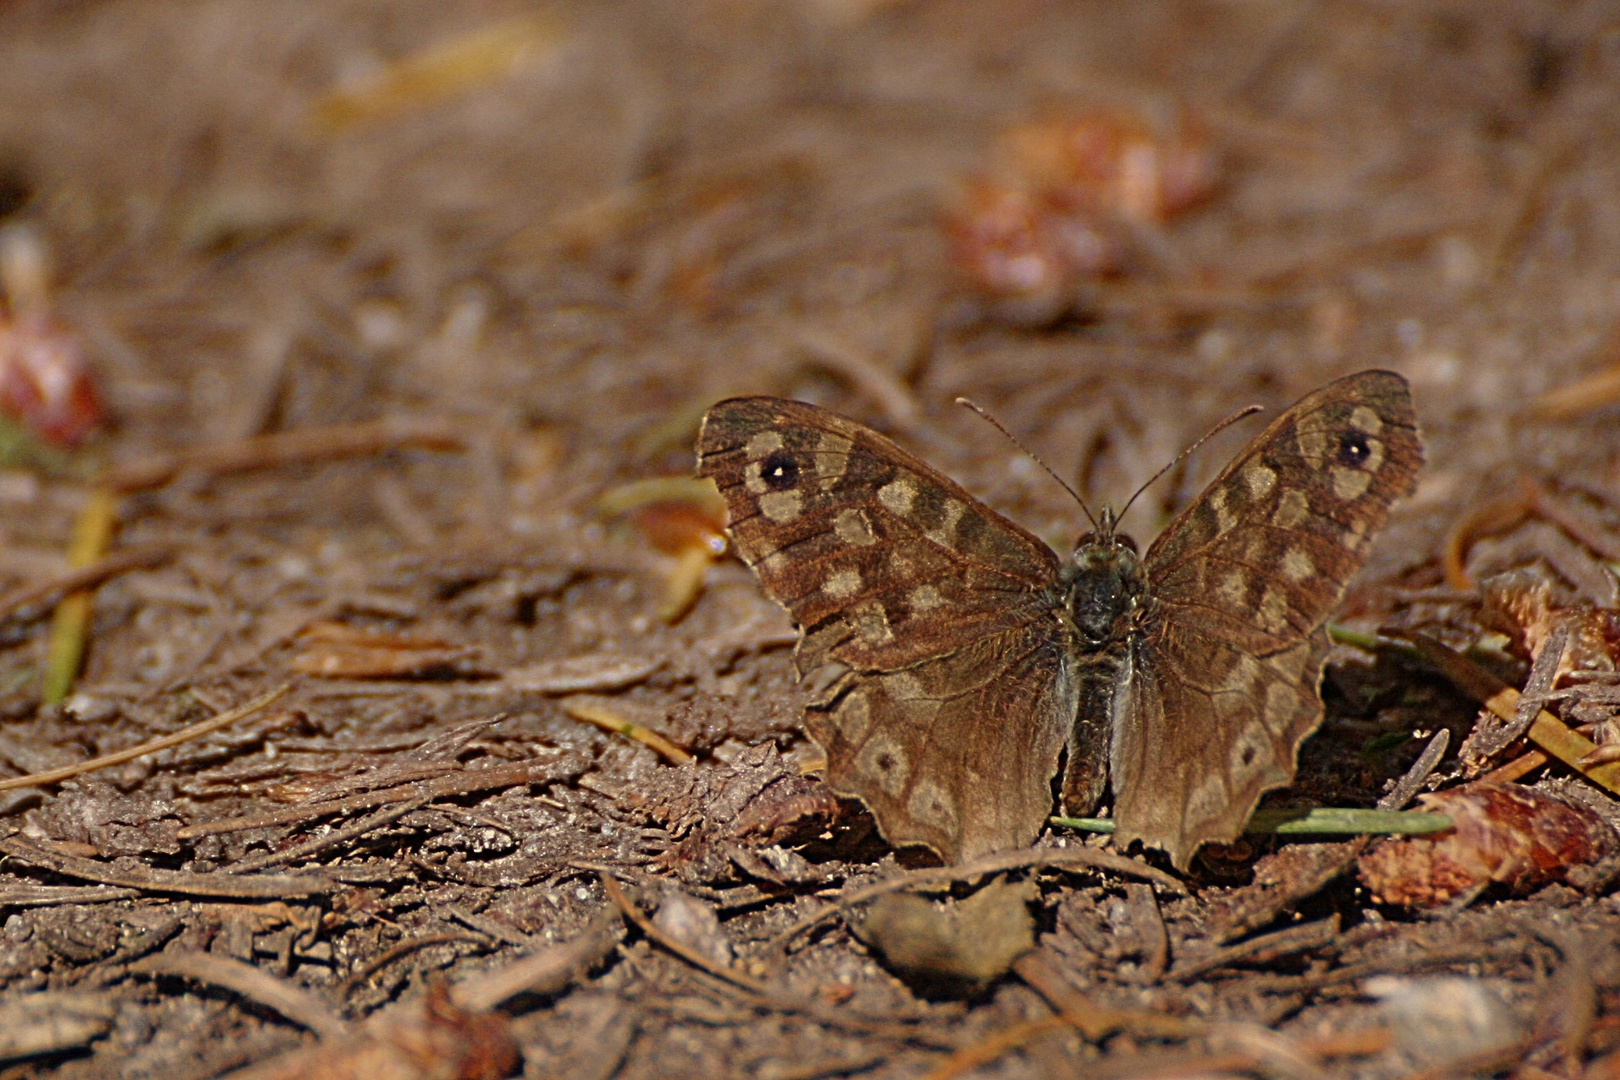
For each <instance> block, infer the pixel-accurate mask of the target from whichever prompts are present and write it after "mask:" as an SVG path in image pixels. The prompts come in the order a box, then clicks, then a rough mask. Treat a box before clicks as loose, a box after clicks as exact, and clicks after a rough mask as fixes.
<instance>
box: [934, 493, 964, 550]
mask: <svg viewBox="0 0 1620 1080" xmlns="http://www.w3.org/2000/svg"><path fill="white" fill-rule="evenodd" d="M966 512H967V507H966V506H965V505H963V504H962V503H961V502H958V501H957V500H956V499H946V500H945V517H944V520H942V521H941V522H940V523H939V524H938V525H937V526H935V527H934V528H932V529H929V530H927V532H926V533H925V534H924V535H926V536H927V537H928V539H930V540H932V541H933V542H934V543H936V544H939V545H940V546H941V547H950V546H951V541H952V540H954V539H955V538H956V523H957V522H958V521H961V520H962V515H963V514H964V513H966Z"/></svg>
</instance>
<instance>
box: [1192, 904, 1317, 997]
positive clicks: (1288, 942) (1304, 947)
mask: <svg viewBox="0 0 1620 1080" xmlns="http://www.w3.org/2000/svg"><path fill="white" fill-rule="evenodd" d="M1338 936H1339V917H1338V915H1332V916H1329V917H1328V918H1326V919H1320V920H1318V921H1316V922H1313V923H1305V924H1304V925H1303V926H1289V927H1285V928H1283V929H1281V930H1277V931H1274V932H1273V933H1270V934H1261V935H1260V936H1258V937H1252V938H1250V939H1249V940H1247V941H1241V942H1239V943H1238V944H1236V945H1228V946H1226V947H1225V948H1223V949H1217V950H1216V951H1215V952H1214V953H1212V954H1210V955H1208V956H1205V957H1203V958H1201V959H1198V960H1193V961H1190V962H1188V963H1186V964H1183V965H1181V966H1180V967H1177V968H1174V969H1172V970H1171V972H1170V973H1169V974H1168V975H1166V976H1165V978H1166V979H1168V980H1169V981H1171V982H1184V981H1186V980H1187V979H1190V978H1192V977H1194V976H1195V975H1202V974H1204V973H1205V972H1206V971H1214V970H1215V969H1216V968H1223V967H1227V966H1229V965H1231V964H1235V963H1237V962H1239V961H1240V960H1253V959H1259V958H1264V959H1266V960H1271V959H1275V958H1277V957H1280V956H1289V955H1292V954H1294V953H1301V952H1308V951H1310V950H1311V949H1319V948H1321V947H1322V946H1324V945H1329V944H1332V942H1333V941H1334V940H1335V939H1336V938H1338Z"/></svg>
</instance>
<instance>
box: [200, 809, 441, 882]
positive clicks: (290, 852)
mask: <svg viewBox="0 0 1620 1080" xmlns="http://www.w3.org/2000/svg"><path fill="white" fill-rule="evenodd" d="M428 802H429V798H428V797H426V796H424V797H422V798H419V799H413V800H411V801H410V802H408V803H404V804H402V805H399V806H391V807H389V808H388V809H386V810H382V811H380V812H378V813H375V814H373V815H371V816H370V817H368V818H366V819H364V820H362V821H357V822H355V823H354V824H352V825H348V826H346V827H344V828H341V829H338V830H337V831H335V832H331V833H328V834H327V835H325V836H317V837H315V838H314V839H312V840H306V841H305V842H304V843H302V844H294V845H293V846H292V847H290V848H285V849H283V850H281V851H268V852H265V853H264V854H263V855H255V856H254V857H253V858H251V859H243V860H241V861H240V862H234V863H232V864H231V865H229V866H223V867H221V868H220V872H221V873H225V874H247V873H251V872H252V871H255V870H263V869H265V868H266V867H270V866H280V865H281V864H282V863H290V862H294V861H296V860H298V859H307V858H309V857H310V856H311V855H314V854H316V853H318V852H321V851H326V850H328V849H329V848H335V847H337V846H338V845H339V844H346V843H348V842H349V841H350V840H353V839H356V838H357V837H361V836H364V835H365V834H366V833H368V832H371V831H372V830H374V829H380V828H382V827H383V826H384V825H391V824H393V823H394V822H396V821H398V820H399V819H400V818H402V817H404V816H405V815H406V814H410V813H414V812H416V811H417V810H420V809H422V807H424V806H426V805H427V804H428Z"/></svg>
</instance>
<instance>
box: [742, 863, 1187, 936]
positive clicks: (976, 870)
mask: <svg viewBox="0 0 1620 1080" xmlns="http://www.w3.org/2000/svg"><path fill="white" fill-rule="evenodd" d="M1025 867H1053V868H1056V869H1063V870H1112V871H1113V872H1114V873H1116V874H1128V875H1134V876H1136V877H1139V878H1145V879H1146V880H1148V881H1151V882H1153V883H1154V884H1155V885H1159V886H1161V887H1162V888H1165V889H1168V890H1169V891H1171V892H1173V893H1179V894H1182V895H1185V894H1186V892H1187V887H1186V886H1185V885H1183V884H1182V883H1181V882H1179V881H1177V880H1176V879H1175V878H1173V877H1171V876H1170V875H1169V874H1166V873H1165V872H1164V871H1162V870H1155V869H1154V868H1153V867H1151V866H1148V865H1147V864H1146V863H1141V862H1137V861H1136V860H1135V859H1127V858H1126V857H1125V856H1123V855H1110V854H1108V853H1107V852H1104V851H1093V850H1091V849H1090V848H1025V849H1023V850H1022V851H999V852H996V853H995V854H993V855H986V856H984V857H983V858H980V859H974V860H972V861H971V862H965V863H962V864H961V865H959V866H934V867H927V868H925V869H922V870H909V871H906V872H905V873H902V874H896V875H895V876H894V877H891V878H884V879H883V880H882V881H877V882H873V883H871V884H869V885H863V886H861V887H859V888H855V889H846V890H844V892H843V893H842V894H840V895H839V897H838V899H836V900H834V901H833V902H832V903H830V904H828V905H826V906H825V907H822V908H819V909H817V910H816V911H813V912H811V913H810V914H809V915H806V916H805V917H804V918H802V919H800V920H799V921H798V922H796V923H794V924H793V925H792V926H790V927H788V928H787V929H786V930H784V931H782V932H781V933H780V934H778V935H777V936H776V937H775V938H773V939H771V942H770V944H769V945H768V946H767V947H766V951H767V952H772V951H778V950H781V949H785V948H787V945H788V943H789V942H790V941H792V940H793V939H794V938H795V937H798V936H799V934H801V933H803V932H804V931H806V930H808V929H810V928H811V927H812V926H815V925H816V924H817V923H820V922H823V921H825V920H827V919H830V918H832V917H833V916H834V915H837V914H838V913H839V912H841V911H844V910H845V909H847V908H851V907H854V906H855V905H856V904H864V903H866V902H867V901H868V900H874V899H876V898H877V897H879V896H883V895H885V894H886V893H891V892H899V891H901V890H902V889H917V888H926V887H928V886H930V885H945V884H949V883H951V882H954V881H965V880H967V879H969V878H977V877H989V876H990V875H992V874H1000V873H1004V872H1006V871H1008V870H1020V869H1023V868H1025Z"/></svg>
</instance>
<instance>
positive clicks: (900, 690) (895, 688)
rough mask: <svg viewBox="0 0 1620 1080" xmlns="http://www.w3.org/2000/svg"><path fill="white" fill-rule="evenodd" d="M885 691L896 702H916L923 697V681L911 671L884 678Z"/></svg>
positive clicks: (899, 672) (892, 673)
mask: <svg viewBox="0 0 1620 1080" xmlns="http://www.w3.org/2000/svg"><path fill="white" fill-rule="evenodd" d="M883 689H884V691H885V692H886V693H887V694H888V695H889V697H890V698H892V699H894V700H895V701H915V700H917V699H918V698H920V697H922V696H923V687H922V680H921V679H919V678H917V676H915V675H913V674H912V673H911V672H909V671H895V672H891V673H890V674H888V675H885V676H883Z"/></svg>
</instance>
